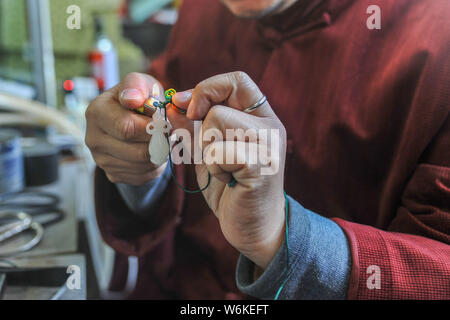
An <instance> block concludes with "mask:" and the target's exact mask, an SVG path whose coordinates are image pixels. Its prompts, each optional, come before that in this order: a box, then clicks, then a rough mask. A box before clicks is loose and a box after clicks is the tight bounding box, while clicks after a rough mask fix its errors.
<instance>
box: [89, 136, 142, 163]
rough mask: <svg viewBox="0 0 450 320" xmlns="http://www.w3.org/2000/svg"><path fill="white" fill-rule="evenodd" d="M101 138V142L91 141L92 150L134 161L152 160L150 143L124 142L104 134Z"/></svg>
mask: <svg viewBox="0 0 450 320" xmlns="http://www.w3.org/2000/svg"><path fill="white" fill-rule="evenodd" d="M101 139H102V141H101V143H98V144H95V143H91V147H90V148H91V150H95V151H96V152H101V153H106V154H108V155H110V156H112V157H114V158H117V159H120V160H124V161H129V162H132V163H146V162H150V154H149V151H148V143H145V142H142V143H141V142H124V141H121V140H118V139H115V138H113V137H111V136H109V135H103V136H102V138H101Z"/></svg>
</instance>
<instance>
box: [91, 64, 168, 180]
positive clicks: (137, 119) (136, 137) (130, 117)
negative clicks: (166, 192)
mask: <svg viewBox="0 0 450 320" xmlns="http://www.w3.org/2000/svg"><path fill="white" fill-rule="evenodd" d="M155 83H157V84H158V85H159V86H160V93H161V95H163V93H164V90H163V88H162V86H161V84H160V83H159V82H158V81H157V80H156V79H154V78H153V77H151V76H149V75H146V74H141V73H130V74H128V75H127V76H126V77H125V78H124V79H123V81H122V82H121V83H120V84H118V85H117V86H115V87H114V88H112V89H110V90H108V91H105V92H104V93H102V94H101V95H99V96H98V97H97V98H96V99H95V100H93V101H92V102H91V104H90V105H89V107H88V108H87V110H86V120H87V128H86V140H85V141H86V145H87V146H88V147H89V149H90V150H91V152H92V155H93V157H94V160H95V162H96V163H97V165H98V166H99V167H100V168H102V169H103V170H104V171H105V173H106V176H107V177H108V179H109V180H110V181H111V182H113V183H126V184H130V185H135V186H136V185H143V184H145V183H147V182H149V181H151V180H153V179H156V178H157V177H159V176H160V175H161V174H162V172H163V171H164V169H165V167H166V165H167V163H166V164H164V165H162V166H160V167H159V168H157V167H155V166H154V165H153V164H152V163H151V162H150V155H149V151H148V143H149V140H150V137H151V136H150V135H149V134H147V132H146V129H145V127H146V125H147V123H148V122H149V121H150V120H151V119H150V118H149V117H146V116H144V115H139V114H137V113H135V112H134V111H132V109H136V108H139V107H141V106H142V105H143V104H144V102H145V100H146V99H147V98H148V97H149V95H150V94H151V93H152V88H153V85H154V84H155ZM157 98H158V99H161V100H163V99H164V97H163V96H160V97H157Z"/></svg>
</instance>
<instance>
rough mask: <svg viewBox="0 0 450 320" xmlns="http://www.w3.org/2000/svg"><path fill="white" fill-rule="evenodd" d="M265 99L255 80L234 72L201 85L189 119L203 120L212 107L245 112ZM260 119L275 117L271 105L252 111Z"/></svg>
mask: <svg viewBox="0 0 450 320" xmlns="http://www.w3.org/2000/svg"><path fill="white" fill-rule="evenodd" d="M262 97H263V94H262V92H261V91H260V90H259V88H258V86H257V85H256V84H255V83H254V82H253V80H252V79H251V78H250V77H249V76H248V75H247V74H245V73H244V72H233V73H227V74H223V75H218V76H214V77H212V78H209V79H206V80H204V81H202V82H201V83H199V84H198V85H197V86H196V87H195V89H194V91H193V93H192V99H191V102H190V103H189V107H188V110H187V117H188V118H189V119H192V120H200V119H203V118H204V117H205V116H206V114H207V113H208V111H209V109H210V108H211V107H212V106H215V105H218V104H222V105H226V106H228V107H231V108H234V109H237V110H241V111H242V110H244V109H246V108H248V107H250V106H252V105H253V104H255V103H256V102H258V101H259V100H260V99H261V98H262ZM252 115H255V116H259V117H269V116H273V115H274V113H273V111H272V109H271V108H270V106H269V104H268V103H267V102H265V103H264V104H263V105H262V106H260V107H259V108H257V109H255V110H254V111H252Z"/></svg>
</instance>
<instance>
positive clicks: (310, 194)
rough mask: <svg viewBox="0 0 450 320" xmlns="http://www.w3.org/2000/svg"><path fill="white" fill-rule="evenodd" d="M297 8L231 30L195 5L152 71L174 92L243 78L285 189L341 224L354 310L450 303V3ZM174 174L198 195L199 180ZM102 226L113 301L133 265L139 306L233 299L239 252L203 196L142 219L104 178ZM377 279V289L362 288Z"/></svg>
mask: <svg viewBox="0 0 450 320" xmlns="http://www.w3.org/2000/svg"><path fill="white" fill-rule="evenodd" d="M371 4H373V1H368V0H367V1H366V0H358V1H351V0H324V1H315V0H313V1H298V3H297V4H296V5H294V7H292V8H291V9H289V10H288V11H286V12H284V13H283V14H281V15H280V16H277V17H271V18H265V19H263V20H259V21H255V20H240V19H237V18H235V17H233V16H232V15H231V14H230V13H229V12H228V11H227V10H226V8H225V7H224V6H223V5H222V4H220V3H219V1H218V0H185V1H184V5H183V6H182V8H181V11H180V18H179V21H178V23H177V25H176V26H175V28H174V30H173V32H172V36H171V40H170V45H169V48H168V49H167V51H166V52H165V53H164V54H163V55H162V56H161V57H160V58H159V59H158V60H157V61H154V63H153V66H152V70H151V73H152V74H153V75H154V76H155V77H156V78H157V79H159V80H160V81H162V82H163V84H164V85H165V86H166V87H167V88H168V87H174V88H176V89H177V90H184V89H189V88H193V87H194V86H195V85H196V84H197V83H198V82H200V81H202V80H204V79H205V78H208V77H210V76H213V75H216V74H220V73H225V72H231V71H236V70H242V71H245V72H247V73H248V74H249V75H250V76H251V78H253V80H254V81H255V82H256V83H257V84H258V85H259V87H260V88H261V90H262V91H263V92H264V93H265V94H266V95H267V97H268V99H269V101H270V103H271V106H272V108H273V109H274V110H275V112H276V114H277V115H278V117H279V118H280V119H281V121H282V122H283V123H284V125H285V127H286V129H287V133H288V151H287V153H288V154H287V160H286V179H285V188H286V191H287V193H288V194H289V195H290V196H292V197H293V198H294V199H296V200H297V201H298V202H300V203H301V204H302V205H303V206H304V207H306V208H308V209H310V210H312V211H314V212H316V213H319V214H321V215H323V216H325V217H329V218H333V219H334V220H335V221H336V222H337V223H338V224H339V225H340V226H341V227H342V228H343V230H344V231H345V234H346V235H347V237H348V239H349V242H350V246H351V251H352V274H351V279H350V285H349V292H348V297H349V298H351V299H366V298H383V299H395V298H447V299H450V245H449V244H450V119H449V110H450V107H449V106H450V59H449V57H450V20H449V19H448V17H449V16H450V1H448V0H428V1H420V0H395V1H394V0H392V1H389V0H384V1H382V2H380V1H378V2H377V4H378V5H379V6H380V7H381V18H382V20H381V27H382V29H381V30H369V29H368V28H367V27H366V20H367V18H368V17H369V15H368V14H366V9H367V7H368V6H369V5H371ZM177 175H178V176H179V179H180V180H181V181H184V183H185V185H187V186H188V187H189V188H191V189H195V188H197V187H198V186H197V183H196V179H195V173H194V168H193V167H192V166H179V167H177ZM96 203H97V216H98V222H99V226H100V229H101V232H102V235H103V237H104V239H105V240H106V242H107V243H108V244H109V245H111V246H112V247H113V248H114V249H115V250H116V251H117V252H118V259H117V265H116V269H115V272H114V277H113V281H112V284H111V288H112V289H120V288H121V287H122V286H123V285H124V281H125V278H126V270H127V268H126V257H127V256H131V255H132V256H138V257H139V268H140V269H139V278H138V283H137V286H136V288H135V290H134V292H133V293H132V294H131V296H130V297H131V298H189V299H190V298H200V299H201V298H218V299H222V298H238V297H240V296H241V294H239V292H238V291H237V288H236V285H235V280H234V272H235V266H236V258H237V256H238V252H236V250H234V249H233V248H232V247H231V246H230V245H229V244H228V243H227V242H226V240H225V239H224V237H223V236H222V233H221V231H220V227H219V224H218V222H217V220H216V218H215V217H214V215H213V214H212V213H211V211H210V210H209V208H208V206H207V205H206V203H205V201H204V199H203V197H202V195H201V194H197V195H186V194H184V193H183V192H182V191H181V190H180V189H178V188H177V187H176V186H175V185H174V184H173V183H170V184H169V187H168V189H167V190H166V192H165V194H164V196H163V199H162V200H161V202H160V205H159V210H157V212H153V213H151V214H150V215H152V216H153V219H152V221H147V220H143V219H141V218H139V217H137V216H135V215H134V214H133V213H132V212H130V210H129V209H128V208H127V207H126V205H125V204H124V202H123V201H122V199H121V197H120V195H119V193H118V191H117V190H116V188H115V186H114V185H113V184H111V183H110V182H109V181H108V180H107V179H106V177H105V175H104V173H103V172H102V171H101V170H97V173H96ZM370 265H377V266H379V267H380V269H381V284H382V288H381V289H380V290H369V289H368V288H367V285H366V281H367V278H368V277H369V276H370V275H368V274H367V268H368V266H370Z"/></svg>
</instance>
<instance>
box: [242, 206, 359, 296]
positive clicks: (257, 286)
mask: <svg viewBox="0 0 450 320" xmlns="http://www.w3.org/2000/svg"><path fill="white" fill-rule="evenodd" d="M288 200H289V249H290V252H289V260H290V264H289V269H288V270H287V273H286V242H283V245H282V246H281V247H280V249H279V250H278V251H277V253H276V254H275V257H274V258H273V259H272V261H271V262H270V264H269V266H268V267H267V269H266V270H265V271H264V273H263V274H262V275H261V276H260V277H259V278H258V279H257V280H256V281H253V280H254V279H253V272H254V264H253V262H252V261H250V260H249V259H248V258H246V257H245V256H243V255H241V256H240V257H239V260H238V263H237V269H236V284H237V286H238V288H239V289H240V290H241V291H242V292H244V293H245V294H248V295H250V296H253V297H256V298H260V299H273V298H274V297H275V294H276V292H277V291H278V290H279V288H280V287H281V285H282V284H283V282H284V280H285V277H286V276H287V281H286V283H285V285H284V288H283V290H282V291H281V294H280V299H345V298H346V292H347V287H348V281H349V276H350V271H351V258H350V249H349V245H348V243H347V238H346V236H345V234H344V232H343V231H342V229H341V228H340V227H339V226H338V225H337V224H336V223H334V222H333V221H331V220H329V219H326V218H323V217H321V216H319V215H317V214H315V213H313V212H311V211H309V210H306V209H305V208H303V207H302V206H301V205H300V204H299V203H298V202H296V201H295V200H293V199H292V198H290V197H288Z"/></svg>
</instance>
